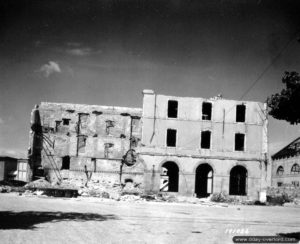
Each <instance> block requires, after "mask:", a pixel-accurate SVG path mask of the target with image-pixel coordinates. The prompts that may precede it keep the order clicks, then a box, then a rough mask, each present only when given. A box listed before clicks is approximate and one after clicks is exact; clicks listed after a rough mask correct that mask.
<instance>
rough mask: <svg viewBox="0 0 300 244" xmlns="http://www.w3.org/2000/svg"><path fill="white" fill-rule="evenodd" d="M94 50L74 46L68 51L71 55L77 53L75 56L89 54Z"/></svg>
mask: <svg viewBox="0 0 300 244" xmlns="http://www.w3.org/2000/svg"><path fill="white" fill-rule="evenodd" d="M91 52H92V49H91V48H88V47H86V48H72V49H68V50H67V53H68V54H71V55H75V56H87V55H90V54H91Z"/></svg>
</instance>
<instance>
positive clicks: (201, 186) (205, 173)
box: [195, 164, 214, 197]
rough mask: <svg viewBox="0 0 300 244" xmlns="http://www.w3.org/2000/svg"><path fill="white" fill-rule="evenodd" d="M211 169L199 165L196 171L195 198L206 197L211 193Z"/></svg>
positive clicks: (212, 173) (208, 166) (204, 165)
mask: <svg viewBox="0 0 300 244" xmlns="http://www.w3.org/2000/svg"><path fill="white" fill-rule="evenodd" d="M213 175H214V171H213V168H212V167H211V166H210V165H209V164H200V165H199V166H198V167H197V169H196V180H195V193H196V196H197V197H207V196H209V195H210V194H211V193H212V191H213Z"/></svg>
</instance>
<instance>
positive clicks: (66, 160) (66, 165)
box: [61, 156, 70, 169]
mask: <svg viewBox="0 0 300 244" xmlns="http://www.w3.org/2000/svg"><path fill="white" fill-rule="evenodd" d="M61 169H70V157H69V156H64V157H63V158H62V166H61Z"/></svg>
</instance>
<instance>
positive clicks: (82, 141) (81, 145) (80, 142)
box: [77, 135, 87, 153]
mask: <svg viewBox="0 0 300 244" xmlns="http://www.w3.org/2000/svg"><path fill="white" fill-rule="evenodd" d="M86 139H87V136H85V135H78V137H77V151H78V152H81V153H84V152H85V146H86Z"/></svg>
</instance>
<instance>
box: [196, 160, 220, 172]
mask: <svg viewBox="0 0 300 244" xmlns="http://www.w3.org/2000/svg"><path fill="white" fill-rule="evenodd" d="M201 164H208V165H209V166H210V167H211V168H212V169H213V171H214V174H216V172H217V170H216V167H215V165H214V164H212V163H209V162H206V161H200V162H198V163H196V164H195V166H194V168H193V173H194V174H196V170H197V168H198V167H199V166H200V165H201Z"/></svg>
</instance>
